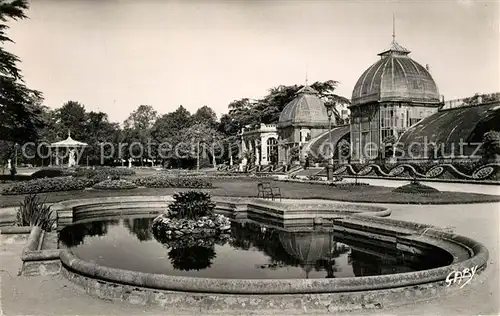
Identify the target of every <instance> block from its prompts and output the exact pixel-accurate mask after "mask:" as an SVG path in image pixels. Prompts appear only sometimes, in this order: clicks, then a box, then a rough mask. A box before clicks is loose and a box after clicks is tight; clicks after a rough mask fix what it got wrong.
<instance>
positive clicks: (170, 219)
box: [152, 191, 231, 242]
mask: <svg viewBox="0 0 500 316" xmlns="http://www.w3.org/2000/svg"><path fill="white" fill-rule="evenodd" d="M173 197H174V202H172V203H171V204H170V205H169V206H168V210H167V211H166V212H165V213H164V214H161V215H159V216H157V217H156V218H155V219H154V220H153V223H152V229H153V233H154V234H155V236H158V238H159V239H162V240H165V241H167V242H168V241H170V240H177V239H179V238H181V239H183V240H184V239H185V238H184V236H191V237H190V238H192V239H193V240H194V239H205V238H208V237H210V236H217V235H221V234H224V233H229V231H230V230H231V221H230V220H229V218H227V217H225V216H224V215H220V214H215V212H214V209H215V203H213V202H212V201H211V199H210V195H209V194H207V193H203V192H197V191H188V192H180V193H176V194H174V196H173Z"/></svg>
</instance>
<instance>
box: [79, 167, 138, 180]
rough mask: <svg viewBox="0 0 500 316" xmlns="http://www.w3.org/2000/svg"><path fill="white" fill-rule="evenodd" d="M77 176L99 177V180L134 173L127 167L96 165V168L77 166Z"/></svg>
mask: <svg viewBox="0 0 500 316" xmlns="http://www.w3.org/2000/svg"><path fill="white" fill-rule="evenodd" d="M75 172H76V176H77V177H85V178H88V179H92V178H96V177H97V178H99V179H100V181H102V180H104V179H107V178H108V177H109V178H119V177H128V176H133V175H135V171H134V170H133V169H129V168H113V167H96V168H93V169H91V168H77V169H76V170H75Z"/></svg>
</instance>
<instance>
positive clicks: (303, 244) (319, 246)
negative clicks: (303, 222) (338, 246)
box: [279, 231, 335, 273]
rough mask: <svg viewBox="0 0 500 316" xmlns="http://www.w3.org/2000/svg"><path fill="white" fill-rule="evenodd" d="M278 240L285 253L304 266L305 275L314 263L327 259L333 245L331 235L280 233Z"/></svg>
mask: <svg viewBox="0 0 500 316" xmlns="http://www.w3.org/2000/svg"><path fill="white" fill-rule="evenodd" d="M279 240H280V242H281V244H282V245H283V248H284V249H285V251H286V252H287V253H288V254H289V255H291V256H292V257H294V258H295V259H298V260H299V261H300V262H301V264H303V265H304V266H305V270H306V273H309V271H311V269H312V268H313V266H314V264H315V263H316V261H318V260H320V259H326V258H328V257H329V256H330V253H331V249H332V248H333V247H334V245H335V242H334V240H333V234H331V233H317V232H307V233H304V232H301V233H291V232H285V231H281V232H280V234H279Z"/></svg>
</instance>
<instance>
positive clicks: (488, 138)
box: [483, 131, 500, 160]
mask: <svg viewBox="0 0 500 316" xmlns="http://www.w3.org/2000/svg"><path fill="white" fill-rule="evenodd" d="M499 156H500V132H498V131H489V132H487V133H485V134H484V137H483V159H485V160H495V159H497V158H498V157H499Z"/></svg>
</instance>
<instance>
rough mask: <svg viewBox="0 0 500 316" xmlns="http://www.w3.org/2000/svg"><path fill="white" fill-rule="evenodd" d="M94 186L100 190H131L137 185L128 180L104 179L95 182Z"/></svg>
mask: <svg viewBox="0 0 500 316" xmlns="http://www.w3.org/2000/svg"><path fill="white" fill-rule="evenodd" d="M93 188H94V189H98V190H130V189H135V188H137V186H136V185H135V184H134V183H133V182H130V181H127V180H104V181H102V182H99V183H96V184H94V185H93Z"/></svg>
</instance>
